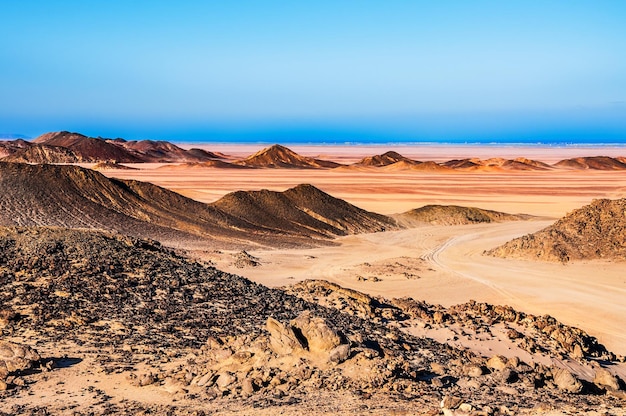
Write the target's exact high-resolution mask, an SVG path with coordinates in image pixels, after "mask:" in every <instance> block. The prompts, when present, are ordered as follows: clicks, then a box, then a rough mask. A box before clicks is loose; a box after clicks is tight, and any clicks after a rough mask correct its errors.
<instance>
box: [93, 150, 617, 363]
mask: <svg viewBox="0 0 626 416" xmlns="http://www.w3.org/2000/svg"><path fill="white" fill-rule="evenodd" d="M261 147H262V146H261V145H258V146H232V145H231V146H225V145H223V146H217V145H210V146H206V148H207V149H208V150H212V151H220V152H223V153H226V154H229V155H233V156H235V157H241V156H247V155H249V154H251V153H253V152H255V151H257V150H260V149H261ZM290 148H292V149H293V150H294V151H296V152H298V153H300V154H302V155H305V156H316V157H321V158H324V159H328V160H336V161H339V162H343V163H350V162H354V161H356V160H358V159H360V158H361V157H363V156H371V155H374V154H380V153H384V152H385V151H387V150H395V151H398V152H399V153H401V154H403V155H405V156H407V157H411V158H414V159H417V160H422V161H426V160H434V161H443V160H450V159H453V158H465V157H480V158H488V157H507V158H510V157H521V156H523V157H528V158H532V159H536V160H540V161H544V162H548V163H554V162H556V161H558V160H561V159H564V158H568V157H576V156H596V155H608V156H626V149H624V148H602V149H595V148H583V149H581V148H534V147H522V148H516V147H505V148H494V147H474V146H472V147H463V146H462V147H454V148H453V147H434V146H431V147H403V148H390V147H386V148H380V147H355V146H339V147H332V146H326V147H320V146H312V147H305V146H302V147H298V146H293V147H290ZM134 167H138V168H140V170H109V171H104V172H103V173H104V174H106V175H107V176H111V177H117V178H122V179H137V180H142V181H148V182H152V183H154V184H157V185H160V186H163V187H166V188H169V189H171V190H174V191H176V192H179V193H181V194H183V195H185V196H188V197H191V198H194V199H196V200H199V201H202V202H213V201H215V200H217V199H219V198H220V197H221V196H223V195H225V194H226V193H229V192H232V191H235V190H258V189H271V190H277V191H284V190H285V189H287V188H290V187H292V186H295V185H297V184H300V183H310V184H313V185H315V186H316V187H318V188H320V189H321V190H323V191H325V192H327V193H329V194H331V195H333V196H335V197H338V198H342V199H345V200H346V201H348V202H350V203H352V204H355V205H357V206H359V207H361V208H364V209H368V210H371V211H375V212H379V213H382V214H394V213H400V212H404V211H407V210H409V209H413V208H417V207H420V206H423V205H427V204H455V205H463V206H473V207H479V208H485V209H492V210H497V211H504V212H509V213H525V214H531V215H535V216H537V217H538V218H536V219H533V220H530V221H518V222H510V223H500V224H483V225H466V226H431V225H428V226H424V227H419V228H415V229H409V230H403V231H395V232H385V233H378V234H365V235H357V236H349V237H345V238H341V239H338V240H337V241H336V242H337V243H338V244H337V245H336V246H330V247H321V248H316V249H307V250H263V251H253V252H250V254H252V255H253V256H255V257H258V258H259V263H260V265H259V266H257V267H248V268H237V267H235V265H234V260H233V257H232V254H234V253H231V252H225V251H223V252H215V253H204V254H203V256H204V257H205V258H208V259H210V260H212V261H214V262H215V263H216V265H217V266H218V268H220V269H222V270H225V271H230V272H233V273H237V274H239V275H243V276H245V277H248V278H250V279H251V280H254V281H257V282H259V283H263V284H265V285H268V286H274V287H275V286H284V285H289V284H293V283H295V282H297V281H300V280H304V279H326V280H329V281H333V282H336V283H338V284H340V285H342V286H346V287H350V288H353V289H357V290H360V291H363V292H366V293H369V294H373V295H381V296H385V297H405V296H410V297H413V298H415V299H419V300H425V301H427V302H429V303H439V304H442V305H444V306H449V305H453V304H457V303H463V302H467V301H468V300H470V299H474V300H476V301H484V302H489V303H494V304H508V305H510V306H513V307H514V308H516V309H519V310H521V311H524V312H527V313H532V314H536V315H544V314H550V315H552V316H554V317H556V318H557V319H559V320H560V321H562V322H563V323H566V324H569V325H573V326H577V327H580V328H582V329H584V330H585V331H587V332H589V333H590V334H592V335H594V336H596V337H597V338H598V339H599V341H600V342H601V343H603V344H605V345H606V347H607V348H608V349H609V350H612V351H614V352H616V353H618V354H622V355H626V331H624V329H625V328H626V301H625V300H626V273H625V272H624V270H626V268H625V265H624V263H618V262H610V261H589V262H575V263H574V262H572V263H569V264H566V265H563V264H557V263H546V262H538V261H521V260H510V259H498V258H491V257H487V256H484V255H483V254H482V253H483V251H484V250H486V249H490V248H493V247H496V246H498V245H500V244H502V243H504V242H506V241H508V240H511V239H513V238H515V237H518V236H521V235H524V234H528V233H532V232H535V231H538V230H539V229H541V228H544V227H546V226H548V225H550V224H551V223H553V222H554V221H555V219H556V218H559V217H562V216H563V215H565V214H567V213H568V212H569V211H571V210H573V209H576V208H579V207H581V206H583V205H586V204H588V203H590V202H591V201H592V200H593V199H596V198H611V199H615V198H624V197H626V172H624V171H610V172H607V171H565V170H558V171H494V172H479V171H465V172H458V171H456V172H451V173H434V172H416V171H389V170H385V169H381V168H367V169H359V170H356V169H343V168H340V169H334V170H291V169H256V170H244V169H241V170H239V169H215V168H194V167H174V166H165V167H164V166H161V165H157V164H154V165H145V164H144V165H135V166H134Z"/></svg>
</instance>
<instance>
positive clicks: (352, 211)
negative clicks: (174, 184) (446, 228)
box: [212, 185, 396, 237]
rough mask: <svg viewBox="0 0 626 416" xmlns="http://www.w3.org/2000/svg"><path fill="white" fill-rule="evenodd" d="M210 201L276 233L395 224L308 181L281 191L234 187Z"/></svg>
mask: <svg viewBox="0 0 626 416" xmlns="http://www.w3.org/2000/svg"><path fill="white" fill-rule="evenodd" d="M212 205H213V206H215V207H217V208H219V209H220V210H221V211H224V212H228V213H229V214H231V215H233V216H235V217H237V218H241V219H242V220H246V221H250V222H253V223H255V224H263V225H264V226H265V227H267V228H270V229H272V230H274V231H276V232H277V233H286V234H293V233H296V234H305V235H312V236H319V237H334V236H341V235H348V234H357V233H363V232H376V231H384V230H386V229H394V228H396V225H395V222H394V221H393V220H392V219H390V218H389V217H386V216H384V215H380V214H375V213H372V212H369V211H365V210H363V209H360V208H357V207H355V206H354V205H351V204H349V203H347V202H345V201H343V200H341V199H338V198H334V197H332V196H330V195H328V194H327V193H325V192H322V191H320V190H319V189H317V188H315V187H314V186H312V185H298V186H296V187H295V188H291V189H288V190H286V191H285V192H274V191H268V190H262V191H249V192H244V191H238V192H233V193H231V194H228V195H226V196H224V197H223V198H222V199H220V200H219V201H216V202H215V203H213V204H212Z"/></svg>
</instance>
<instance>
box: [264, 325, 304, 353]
mask: <svg viewBox="0 0 626 416" xmlns="http://www.w3.org/2000/svg"><path fill="white" fill-rule="evenodd" d="M266 327H267V330H268V332H269V333H270V347H271V348H272V351H274V352H275V353H276V354H279V355H287V354H291V353H293V352H294V351H302V350H303V347H302V344H301V343H300V340H299V339H298V337H297V336H296V333H295V332H294V330H293V328H291V327H288V326H286V325H283V324H282V323H280V322H278V321H277V320H276V319H274V318H272V317H269V318H267V323H266Z"/></svg>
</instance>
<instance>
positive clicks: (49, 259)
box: [0, 228, 481, 415]
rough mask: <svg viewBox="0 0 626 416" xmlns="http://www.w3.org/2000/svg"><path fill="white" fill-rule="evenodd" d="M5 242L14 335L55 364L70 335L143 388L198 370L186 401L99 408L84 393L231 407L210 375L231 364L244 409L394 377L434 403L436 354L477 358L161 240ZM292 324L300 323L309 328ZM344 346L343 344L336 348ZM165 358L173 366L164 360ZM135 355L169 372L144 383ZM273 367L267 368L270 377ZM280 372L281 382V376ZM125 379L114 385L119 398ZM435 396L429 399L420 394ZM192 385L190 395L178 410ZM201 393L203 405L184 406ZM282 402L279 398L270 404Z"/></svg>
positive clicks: (232, 391)
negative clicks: (220, 266) (187, 254)
mask: <svg viewBox="0 0 626 416" xmlns="http://www.w3.org/2000/svg"><path fill="white" fill-rule="evenodd" d="M0 247H1V248H2V250H0V284H1V285H2V287H3V290H2V292H1V293H0V304H1V305H2V312H3V314H4V315H3V316H12V319H11V320H8V322H7V324H6V325H3V331H4V332H5V333H10V334H12V335H13V336H15V337H22V339H29V340H32V342H33V343H35V342H36V344H37V347H38V348H41V349H42V350H43V351H45V352H46V355H45V356H44V358H45V359H46V360H51V359H52V360H53V362H55V361H54V357H62V356H67V354H68V348H69V347H68V346H67V345H66V344H71V345H73V346H74V345H79V346H82V348H81V349H80V352H79V356H80V357H83V359H85V360H93V361H92V362H91V363H90V366H94V367H95V368H97V370H96V371H97V372H98V373H99V374H100V375H101V376H103V377H104V378H103V379H106V380H111V379H112V378H110V377H106V376H105V375H108V374H110V373H111V372H113V371H115V373H120V372H122V371H124V372H126V374H125V376H126V378H127V379H129V380H131V381H130V382H127V383H129V384H127V386H128V387H129V388H132V389H137V388H142V387H140V386H145V385H146V384H153V385H152V386H149V387H145V390H147V391H153V390H154V391H155V392H156V394H157V395H161V396H163V395H165V394H167V396H166V397H170V396H174V395H173V393H172V394H170V393H165V390H164V389H163V388H162V387H160V386H161V385H162V383H163V385H165V386H167V385H168V382H167V381H165V380H166V379H168V378H169V379H170V381H169V383H170V384H171V382H172V381H174V380H176V382H177V383H180V382H179V381H178V380H179V379H182V380H185V378H184V377H185V374H187V378H188V379H187V381H185V382H184V383H185V384H182V387H183V390H184V392H185V393H186V391H187V390H189V389H192V390H193V392H194V394H191V395H188V394H180V395H179V396H180V397H179V398H178V399H176V400H172V399H168V400H162V399H161V400H159V402H160V403H159V404H157V403H155V401H154V400H153V399H152V400H151V399H150V398H149V397H144V395H143V394H139V395H138V397H140V398H139V399H136V400H140V401H138V402H137V401H133V400H132V399H131V400H127V399H124V400H122V403H119V405H118V404H116V403H114V402H118V401H119V400H117V399H118V397H116V398H115V399H113V400H112V397H110V396H105V397H106V398H105V399H104V400H101V401H99V403H97V404H95V405H94V407H96V408H98V405H100V404H101V403H103V402H107V405H106V409H107V411H106V412H105V411H102V412H97V413H94V412H93V411H92V410H93V409H92V408H91V407H89V406H87V405H85V404H82V406H83V407H84V408H85V411H88V412H91V413H93V414H127V413H128V411H129V410H131V409H132V410H133V411H135V410H140V411H142V412H145V413H149V414H172V415H182V414H184V415H191V414H205V412H204V409H207V406H210V407H208V408H209V409H217V408H218V407H220V403H215V400H216V396H217V395H216V394H215V393H214V392H213V390H214V389H211V388H209V387H211V386H215V388H217V387H218V386H223V387H226V386H225V385H224V384H225V383H224V380H225V379H226V377H227V376H226V375H225V376H221V377H222V381H221V382H220V381H219V380H217V379H218V376H220V375H221V373H223V372H226V371H228V373H225V374H228V375H229V376H228V378H229V380H230V381H229V382H228V383H226V384H228V385H229V386H228V388H227V389H225V388H221V387H220V390H219V395H220V397H222V395H223V396H224V397H225V398H224V399H223V401H222V405H224V404H227V406H228V407H230V408H232V406H233V405H235V404H237V403H239V405H241V404H242V403H244V402H245V403H246V404H247V406H246V407H247V408H248V410H244V411H243V412H242V413H243V414H249V409H251V408H252V407H251V405H253V404H254V407H255V408H259V407H271V406H280V405H281V404H282V405H283V406H287V407H293V405H294V403H299V402H300V401H307V400H310V401H311V403H310V404H309V406H313V405H314V404H315V399H314V398H311V396H316V395H318V394H320V392H324V391H326V392H335V391H337V390H339V391H340V392H341V393H342V396H343V394H350V392H351V391H355V390H359V391H361V390H365V391H368V392H369V393H368V394H374V393H376V392H377V391H378V390H379V389H381V386H387V389H386V390H384V391H387V392H389V391H391V389H392V387H393V389H394V390H398V389H406V387H405V386H406V385H407V384H410V385H411V386H412V389H413V390H412V391H414V392H415V391H416V390H415V389H418V391H417V392H415V393H412V394H411V395H410V396H406V397H405V396H403V400H404V401H405V404H406V405H410V404H411V402H412V400H418V401H421V403H420V405H419V406H418V407H422V408H423V406H424V405H425V404H426V403H430V404H429V406H430V407H431V408H435V406H438V404H437V403H438V402H439V397H438V395H436V394H435V393H434V392H432V388H431V387H430V382H429V381H428V380H429V379H430V378H432V376H433V375H431V373H430V372H428V369H430V366H431V364H432V365H433V366H437V365H439V366H441V365H445V364H446V363H447V362H449V361H451V360H454V359H463V360H466V361H467V362H472V360H473V357H469V356H468V354H466V353H465V354H464V353H461V352H460V351H458V350H454V349H452V348H449V347H446V346H444V345H442V344H439V343H438V342H436V341H433V340H432V339H427V338H424V337H415V336H411V335H409V334H404V333H401V332H400V330H399V329H398V328H396V327H391V326H387V325H384V324H381V323H375V322H373V321H371V320H365V319H362V318H359V317H356V316H351V315H347V314H343V313H341V312H340V311H339V310H337V309H331V308H325V307H322V306H319V305H317V304H315V303H310V302H307V301H305V300H303V299H300V298H298V297H296V296H292V295H289V294H286V293H285V292H284V291H282V290H278V289H270V288H267V287H264V286H261V285H258V284H255V283H252V282H250V281H249V280H247V279H245V278H243V277H239V276H235V275H230V274H227V273H223V272H221V271H219V270H216V269H215V268H212V267H208V266H205V265H202V264H199V263H196V262H192V261H190V260H187V259H185V258H183V257H180V256H177V255H175V254H174V253H172V252H171V251H169V250H166V249H163V248H162V247H160V246H159V245H158V244H155V242H153V241H145V240H138V239H134V238H128V237H122V236H111V235H107V234H104V233H100V232H93V231H91V232H88V231H84V230H80V231H79V230H64V229H47V228H17V229H5V228H0ZM18 275H19V277H17V276H18ZM34 287H36V288H37V289H36V290H34ZM16 312H17V313H16ZM291 328H298V335H297V338H295V337H294V336H293V335H292V334H293V333H294V330H293V329H291ZM290 343H291V344H290ZM335 346H337V347H339V349H338V350H335V349H331V348H332V347H335ZM329 347H330V348H329ZM105 351H106V353H104V352H105ZM69 353H70V354H75V353H76V352H75V350H74V351H72V352H69ZM338 353H340V354H338ZM191 354H193V357H194V358H193V359H191V358H189V357H191V356H192V355H191ZM217 354H220V355H219V356H218V355H217ZM231 355H232V358H230V359H228V357H229V356H231ZM160 357H166V358H165V360H166V361H167V362H168V363H170V364H172V363H173V364H174V365H170V366H168V368H169V369H163V368H162V366H163V364H162V361H164V360H162V359H160ZM418 358H419V360H418V361H416V360H417V359H418ZM57 360H59V361H60V359H57ZM285 360H287V362H286V363H285V362H284V361H285ZM329 360H333V361H332V363H333V365H329ZM79 361H80V360H79ZM296 361H297V363H298V365H297V366H295V367H294V364H293V363H294V362H296ZM477 361H478V362H481V361H480V360H477ZM229 363H230V364H229ZM337 364H342V365H341V366H337ZM135 366H139V367H144V368H147V369H148V370H149V371H152V372H154V374H158V375H157V376H155V378H154V380H152V381H151V382H150V383H145V384H144V383H141V382H140V380H139V379H137V380H135V382H134V383H133V384H134V385H132V386H131V383H132V378H130V376H131V375H133V374H134V375H135V378H136V377H137V376H136V374H135V373H136V371H137V370H135V368H133V367H135ZM51 367H52V366H51ZM54 367H55V369H54V370H51V371H52V372H46V374H42V376H44V375H45V377H39V376H37V374H39V373H42V372H41V371H33V372H30V373H29V374H21V375H22V376H23V377H26V378H27V380H28V381H27V384H28V385H31V383H35V385H34V386H33V387H35V388H36V383H38V382H41V381H42V380H43V382H44V383H45V380H48V379H49V378H50V377H59V378H61V379H62V378H63V374H64V372H63V370H62V369H59V368H58V367H60V366H56V365H55V366H54ZM246 367H247V370H246ZM170 369H171V370H170ZM131 372H132V374H131ZM32 374H35V376H33V377H29V375H32ZM230 374H232V375H230ZM263 374H267V376H265V379H263V377H264V376H263ZM190 375H191V377H189V376H190ZM205 375H207V376H206V377H204V376H205ZM258 375H259V376H260V377H258ZM84 377H85V379H84V383H85V385H87V384H88V383H93V380H92V381H89V380H88V379H87V377H90V376H89V375H88V374H87V375H85V376H84ZM202 377H204V378H205V380H204V381H200V380H201V379H202ZM281 378H282V379H283V380H282V381H280V379H281ZM123 379H124V378H123V377H122V380H123ZM272 379H276V382H273V383H270V381H271V380H272ZM246 380H248V383H249V385H250V386H251V387H250V389H249V391H248V392H246V391H242V387H243V388H244V389H245V386H246ZM251 380H252V382H251ZM372 380H373V381H372ZM278 381H280V383H278ZM96 382H98V380H96ZM285 383H288V384H285ZM59 384H62V382H60V383H59ZM278 384H282V385H283V387H285V386H288V387H289V393H288V395H289V396H288V397H286V398H285V399H284V400H280V397H282V396H281V395H280V394H278V393H276V391H277V390H280V389H277V385H278ZM205 385H206V386H205ZM96 386H99V385H96ZM201 386H205V387H204V388H200V387H201ZM390 386H391V387H390ZM103 388H104V387H103ZM155 389H156V390H155ZM57 390H58V389H57ZM83 390H87V389H86V388H84V389H83ZM114 390H117V389H112V390H110V391H107V393H108V394H112V395H116V396H117V392H115V391H114ZM179 391H180V389H179ZM216 391H217V390H216ZM360 394H363V393H360ZM425 394H426V395H429V400H425V399H422V398H421V396H422V395H425ZM57 395H64V392H62V391H59V392H58V393H57ZM183 395H184V396H185V399H183V400H185V403H183V405H181V407H180V408H179V407H178V402H179V401H180V400H181V399H182V396H183ZM13 396H15V395H13ZM251 396H252V397H251ZM430 396H432V398H431V397H430ZM57 397H58V396H57ZM70 397H71V396H70ZM121 397H122V396H119V398H121ZM266 398H271V400H269V401H267V400H266ZM289 398H293V399H291V400H290V401H287V399H289ZM3 400H4V397H3ZM190 400H193V402H190ZM395 400H398V399H397V398H396V399H395ZM3 403H5V402H4V401H3ZM189 403H192V404H193V407H191V408H190V407H185V406H184V404H187V406H189ZM319 405H321V403H320V404H318V406H319ZM30 406H31V405H29V404H27V405H23V406H20V407H19V411H18V413H19V414H25V413H27V414H32V415H35V414H43V413H42V412H38V411H36V410H37V409H36V408H35V409H32V408H30ZM33 406H36V405H33ZM76 406H78V405H76ZM76 406H74V407H73V409H74V411H75V410H76V409H75V408H76ZM118 406H119V407H118ZM16 408H17V407H14V408H13V409H16ZM52 409H53V412H54V414H65V413H66V412H60V411H58V410H59V407H58V406H57V407H53V408H52ZM80 409H81V410H82V408H80ZM200 409H202V410H200ZM64 410H67V408H64ZM176 410H180V412H178V411H176ZM185 410H186V411H185ZM196 410H197V411H196ZM12 413H15V412H12ZM46 413H47V412H46ZM133 413H134V412H133ZM273 413H281V411H280V407H277V412H270V413H267V414H273Z"/></svg>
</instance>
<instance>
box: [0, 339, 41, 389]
mask: <svg viewBox="0 0 626 416" xmlns="http://www.w3.org/2000/svg"><path fill="white" fill-rule="evenodd" d="M40 358H41V357H40V356H39V354H38V353H37V351H35V350H34V349H32V348H31V347H29V346H26V345H20V344H16V343H13V342H7V341H1V342H0V380H4V379H5V378H6V376H7V375H9V373H12V372H14V371H21V370H26V369H29V368H31V367H32V366H33V365H34V364H35V362H36V361H39V360H40Z"/></svg>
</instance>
